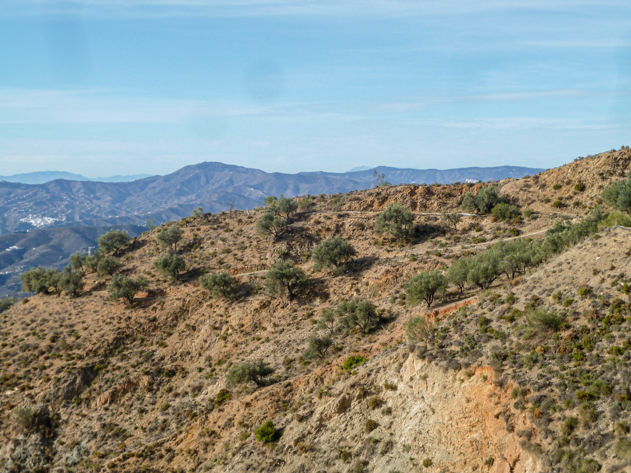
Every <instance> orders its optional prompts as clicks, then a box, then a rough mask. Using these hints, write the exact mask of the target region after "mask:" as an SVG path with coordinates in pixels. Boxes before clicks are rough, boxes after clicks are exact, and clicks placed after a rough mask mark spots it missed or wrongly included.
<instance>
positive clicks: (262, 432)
mask: <svg viewBox="0 0 631 473" xmlns="http://www.w3.org/2000/svg"><path fill="white" fill-rule="evenodd" d="M254 433H255V434H256V440H258V441H259V442H263V443H265V444H269V443H273V442H277V441H278V440H279V439H280V437H281V435H282V434H283V432H282V431H281V430H279V429H277V428H276V426H275V425H274V422H272V421H271V420H268V421H267V422H265V423H264V424H263V425H261V426H260V427H259V428H258V429H256V431H255V432H254Z"/></svg>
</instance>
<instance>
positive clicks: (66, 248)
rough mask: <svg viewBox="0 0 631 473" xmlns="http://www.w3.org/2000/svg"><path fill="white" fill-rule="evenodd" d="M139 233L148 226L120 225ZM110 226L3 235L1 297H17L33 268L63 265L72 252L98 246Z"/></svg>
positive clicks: (0, 267) (0, 266) (0, 268)
mask: <svg viewBox="0 0 631 473" xmlns="http://www.w3.org/2000/svg"><path fill="white" fill-rule="evenodd" d="M118 228H120V229H122V230H126V231H128V232H129V233H130V234H131V235H133V236H136V235H139V234H140V233H142V231H143V230H145V227H139V226H136V225H125V226H120V227H118ZM109 229H110V228H109V227H88V226H84V227H58V228H49V229H45V230H32V231H30V232H20V233H10V234H8V235H0V297H5V296H13V295H15V294H17V293H19V292H20V291H21V288H22V283H21V281H20V275H21V274H22V273H23V272H25V271H28V270H29V269H31V268H35V267H37V266H46V267H54V268H63V267H64V266H67V265H68V264H69V262H70V255H71V254H73V253H76V252H77V251H81V252H87V251H88V249H89V248H96V247H97V245H98V240H99V237H100V236H101V235H103V234H104V233H105V232H107V231H108V230H109Z"/></svg>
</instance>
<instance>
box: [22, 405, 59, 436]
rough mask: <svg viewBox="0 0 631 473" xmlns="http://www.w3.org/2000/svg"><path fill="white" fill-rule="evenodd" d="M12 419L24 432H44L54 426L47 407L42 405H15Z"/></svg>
mask: <svg viewBox="0 0 631 473" xmlns="http://www.w3.org/2000/svg"><path fill="white" fill-rule="evenodd" d="M13 419H14V421H15V423H16V425H17V426H18V428H19V429H20V430H21V431H22V432H24V433H32V432H40V433H46V432H48V431H50V430H52V429H53V427H54V422H53V419H52V417H51V415H50V412H49V410H48V408H47V407H46V406H42V405H37V406H25V407H17V408H16V409H15V410H14V411H13Z"/></svg>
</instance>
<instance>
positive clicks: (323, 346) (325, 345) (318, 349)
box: [303, 336, 333, 360]
mask: <svg viewBox="0 0 631 473" xmlns="http://www.w3.org/2000/svg"><path fill="white" fill-rule="evenodd" d="M331 345H333V340H332V339H331V337H329V336H326V337H316V336H313V337H311V338H309V342H308V345H307V349H306V350H305V353H304V355H303V358H304V359H305V360H313V359H315V358H319V359H321V360H322V359H324V358H325V357H326V353H327V352H328V351H329V348H331Z"/></svg>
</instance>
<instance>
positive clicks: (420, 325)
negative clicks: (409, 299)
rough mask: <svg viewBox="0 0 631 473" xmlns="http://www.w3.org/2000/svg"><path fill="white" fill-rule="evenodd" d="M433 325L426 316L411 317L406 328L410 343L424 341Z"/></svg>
mask: <svg viewBox="0 0 631 473" xmlns="http://www.w3.org/2000/svg"><path fill="white" fill-rule="evenodd" d="M431 327H432V326H431V323H430V321H429V320H428V319H427V317H425V316H424V315H413V316H411V317H410V318H409V319H408V321H407V324H406V326H405V334H406V336H407V339H408V342H410V343H415V342H418V341H420V340H423V339H424V338H425V337H426V336H427V334H428V333H429V331H430V329H431Z"/></svg>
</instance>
